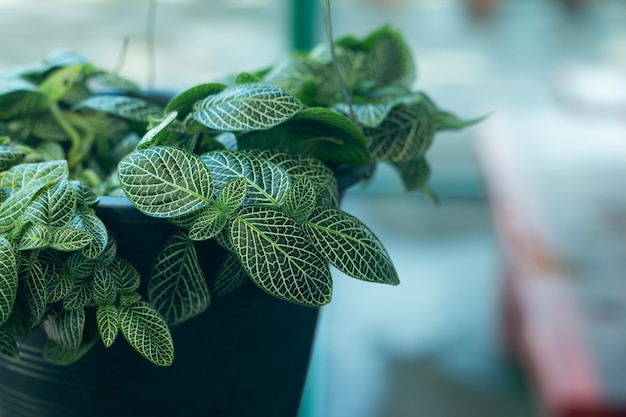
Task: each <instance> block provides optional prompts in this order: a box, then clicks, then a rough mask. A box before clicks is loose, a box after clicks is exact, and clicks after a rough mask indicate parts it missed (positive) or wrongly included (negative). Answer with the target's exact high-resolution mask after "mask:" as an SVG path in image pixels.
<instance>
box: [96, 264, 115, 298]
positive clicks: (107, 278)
mask: <svg viewBox="0 0 626 417" xmlns="http://www.w3.org/2000/svg"><path fill="white" fill-rule="evenodd" d="M116 273H119V269H118V268H111V267H109V266H106V265H104V264H102V263H98V264H96V266H95V268H94V272H93V300H94V301H95V302H96V303H97V304H100V305H107V304H113V303H114V302H115V300H116V298H117V291H118V290H117V282H118V280H119V277H118V276H117V274H116Z"/></svg>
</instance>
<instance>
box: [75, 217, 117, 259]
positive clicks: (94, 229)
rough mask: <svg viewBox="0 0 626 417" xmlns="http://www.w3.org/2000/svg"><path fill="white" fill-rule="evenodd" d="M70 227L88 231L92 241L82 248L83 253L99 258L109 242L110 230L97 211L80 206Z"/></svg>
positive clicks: (90, 257)
mask: <svg viewBox="0 0 626 417" xmlns="http://www.w3.org/2000/svg"><path fill="white" fill-rule="evenodd" d="M68 227H70V228H72V229H74V230H79V231H81V232H86V233H87V234H89V236H91V241H90V242H89V243H88V244H87V245H86V246H84V247H83V248H82V254H83V255H84V256H85V257H87V258H89V259H96V258H99V257H100V256H101V255H102V253H103V252H104V249H105V248H106V246H107V244H108V242H109V232H108V231H107V228H106V226H105V224H104V223H103V222H102V220H100V218H99V217H98V216H97V215H96V212H95V211H94V210H93V209H92V208H90V207H86V206H82V207H78V208H77V209H76V211H74V217H72V220H71V221H70V223H69V225H68Z"/></svg>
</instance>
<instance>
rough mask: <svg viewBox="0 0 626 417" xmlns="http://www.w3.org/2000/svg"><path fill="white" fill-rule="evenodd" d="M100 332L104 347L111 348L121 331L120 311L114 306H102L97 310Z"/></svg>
mask: <svg viewBox="0 0 626 417" xmlns="http://www.w3.org/2000/svg"><path fill="white" fill-rule="evenodd" d="M96 322H97V323H98V331H99V332H100V338H102V343H104V346H106V347H110V346H111V345H112V344H113V343H114V342H115V339H116V338H117V333H118V331H119V310H118V308H117V307H115V306H112V305H101V306H98V309H97V310H96Z"/></svg>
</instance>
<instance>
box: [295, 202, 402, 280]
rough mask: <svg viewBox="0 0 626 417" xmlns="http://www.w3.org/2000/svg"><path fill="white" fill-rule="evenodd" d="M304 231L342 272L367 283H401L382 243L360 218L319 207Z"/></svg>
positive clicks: (305, 225)
mask: <svg viewBox="0 0 626 417" xmlns="http://www.w3.org/2000/svg"><path fill="white" fill-rule="evenodd" d="M304 229H305V230H306V233H307V235H308V237H309V239H310V241H311V242H313V244H314V245H315V248H316V249H317V250H318V251H319V252H320V253H321V254H322V255H323V256H324V257H325V258H326V259H327V260H328V261H329V262H330V263H331V264H332V265H333V266H335V267H336V268H337V269H339V270H340V271H341V272H343V273H345V274H347V275H350V276H352V277H354V278H358V279H361V280H364V281H370V282H382V283H385V284H392V285H396V284H398V283H399V281H398V275H397V273H396V271H395V268H394V266H393V263H392V262H391V260H390V259H389V255H388V254H387V251H386V250H385V248H384V247H383V245H382V243H381V242H380V241H379V240H378V238H377V237H376V235H374V233H373V232H372V231H371V230H370V229H368V228H367V226H365V225H364V224H363V223H362V222H361V221H360V220H358V219H357V218H355V217H353V216H351V215H349V214H348V213H346V212H344V211H341V210H340V209H336V208H331V207H320V208H317V209H315V210H314V211H313V213H312V214H311V216H310V217H309V219H308V220H307V221H306V222H305V223H304Z"/></svg>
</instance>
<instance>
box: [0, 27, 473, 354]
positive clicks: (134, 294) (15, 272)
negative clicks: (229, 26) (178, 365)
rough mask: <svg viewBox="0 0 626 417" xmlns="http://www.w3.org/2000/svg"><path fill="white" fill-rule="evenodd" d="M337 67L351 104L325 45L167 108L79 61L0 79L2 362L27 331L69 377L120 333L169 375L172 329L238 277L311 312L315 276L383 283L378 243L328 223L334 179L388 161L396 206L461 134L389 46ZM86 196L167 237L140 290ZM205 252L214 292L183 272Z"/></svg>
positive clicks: (57, 59) (342, 222)
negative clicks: (127, 209) (448, 132)
mask: <svg viewBox="0 0 626 417" xmlns="http://www.w3.org/2000/svg"><path fill="white" fill-rule="evenodd" d="M336 56H337V61H336V62H337V63H338V67H339V68H340V69H341V73H342V76H343V79H344V82H345V87H346V89H347V90H348V91H349V95H348V97H349V99H350V103H347V102H346V101H345V99H344V97H346V95H345V94H344V93H342V83H341V82H340V81H338V79H337V77H336V72H335V69H334V68H333V60H332V59H331V53H330V52H329V51H328V50H327V48H317V49H315V50H313V51H312V52H310V53H307V54H302V53H296V54H294V55H293V56H291V57H290V58H289V59H288V60H286V61H284V62H281V63H279V64H277V65H276V66H274V67H272V68H269V69H267V70H264V71H261V72H258V73H242V74H240V75H239V76H237V77H236V78H235V79H234V80H233V81H232V82H231V83H224V84H221V83H209V84H201V85H197V86H195V87H192V88H190V89H189V90H187V91H184V92H183V93H181V94H179V95H177V96H175V97H174V98H173V99H171V100H170V101H169V103H167V104H166V105H165V106H164V107H160V106H159V105H157V104H154V101H151V100H149V99H147V98H146V97H145V96H143V95H142V94H141V92H140V91H139V89H138V88H136V87H135V86H134V85H133V84H132V83H130V82H128V81H125V80H123V79H121V78H120V77H118V76H116V75H115V74H112V73H108V72H105V71H101V70H98V69H96V68H95V67H94V66H93V65H92V64H91V63H89V62H88V61H87V60H86V59H85V58H83V57H82V56H78V55H76V54H70V53H63V54H57V55H54V56H51V57H49V58H47V59H45V60H44V61H43V62H41V63H39V64H38V65H36V66H34V67H31V68H28V69H25V70H23V71H20V72H16V73H14V74H11V75H7V76H4V77H2V78H0V137H1V139H0V141H1V144H0V169H1V170H2V173H1V174H0V198H1V201H2V203H1V205H0V325H1V327H0V351H2V353H4V354H7V355H12V356H16V355H18V343H19V339H20V338H23V337H28V336H29V335H30V334H31V333H33V332H34V331H35V330H36V329H38V328H39V327H42V328H43V331H44V332H45V334H46V335H47V338H48V342H47V344H46V347H45V352H44V353H45V357H46V358H47V359H48V360H50V361H52V362H55V363H59V364H68V363H71V362H73V361H75V360H77V359H79V358H80V357H81V356H82V355H83V354H85V353H86V352H87V351H88V350H89V348H90V347H91V346H93V345H94V344H95V343H96V342H97V341H98V340H101V341H102V343H104V345H105V346H111V345H112V344H113V343H114V342H115V341H116V339H117V335H118V333H121V334H122V335H123V337H124V338H125V339H126V340H127V341H128V343H130V345H132V346H133V347H134V348H135V349H136V350H137V351H138V352H139V353H141V354H142V355H143V356H144V357H145V358H147V359H148V360H150V361H152V362H154V363H155V364H157V365H163V366H167V365H169V364H171V363H172V360H173V358H174V345H173V341H172V337H171V335H170V331H169V326H174V325H177V324H179V323H182V322H184V321H186V320H188V319H190V318H192V317H194V316H196V315H198V314H201V313H202V312H204V311H205V310H206V309H207V308H209V307H210V303H211V299H212V297H216V296H223V295H226V294H228V293H229V292H232V291H235V290H236V289H237V287H238V286H239V285H240V284H241V283H243V282H245V281H246V280H248V279H251V280H252V281H253V282H254V283H255V284H256V285H258V286H259V287H260V288H262V289H263V290H265V291H266V292H268V293H269V294H271V295H273V296H276V297H278V298H281V299H284V300H286V301H289V302H294V303H299V304H303V305H307V306H312V307H316V306H321V305H324V304H327V303H328V302H329V301H330V300H331V295H332V279H331V273H330V269H329V265H333V266H334V267H336V268H337V269H339V270H340V271H343V272H344V273H346V274H347V275H350V276H353V277H355V278H358V279H361V280H364V281H371V282H379V283H386V284H393V285H395V284H397V283H398V277H397V274H396V271H395V269H394V266H393V264H392V262H391V260H390V259H389V256H388V254H387V252H386V251H385V249H384V247H383V245H382V244H381V243H380V241H379V240H378V239H377V238H376V236H375V235H374V234H373V233H372V232H371V231H370V230H369V229H368V228H367V227H366V226H365V225H364V224H363V223H362V222H361V221H359V220H358V219H356V218H355V217H353V216H351V215H349V214H348V213H346V212H344V211H342V210H341V209H340V208H339V199H340V197H339V190H338V186H337V178H338V173H340V172H345V171H348V170H350V169H353V168H355V167H364V166H365V167H367V166H373V164H375V163H377V162H378V161H388V162H390V163H391V164H393V165H394V166H395V167H396V168H397V169H398V172H399V173H400V176H401V178H402V181H403V183H404V185H405V187H406V189H407V190H408V191H412V190H422V191H426V192H427V193H428V194H430V191H429V190H428V187H427V178H428V175H429V168H428V165H427V163H426V160H425V153H426V151H427V150H428V148H429V146H430V145H431V143H432V141H433V138H434V135H435V133H436V132H437V131H439V130H442V129H449V128H461V127H463V126H466V125H468V124H470V123H473V121H471V122H463V121H461V120H459V119H457V118H456V117H454V116H453V115H451V114H449V113H446V112H442V111H440V110H439V109H437V107H436V106H435V105H434V104H433V102H432V101H431V100H430V99H429V98H428V97H427V96H426V95H425V94H424V93H421V92H415V91H413V90H412V89H411V88H412V85H413V83H414V78H415V68H414V63H413V62H414V61H413V58H412V56H411V54H410V51H409V49H408V47H407V46H406V44H405V42H404V41H403V39H402V37H401V35H400V34H399V33H398V32H397V31H394V30H392V29H390V28H388V27H384V28H382V29H380V30H378V31H376V32H375V33H373V34H372V35H370V36H368V37H366V38H365V39H362V40H359V39H355V38H345V39H341V40H339V41H338V42H337V43H336ZM104 90H106V91H107V93H106V94H102V91H104ZM94 91H98V92H99V93H98V94H94ZM146 131H147V133H145V134H144V133H143V132H146ZM98 195H109V196H125V197H126V198H127V199H128V200H130V202H131V203H132V204H133V205H134V206H135V207H136V208H137V210H139V211H140V212H142V213H144V214H145V215H147V216H151V217H156V218H161V219H166V220H167V221H170V222H171V223H173V224H174V225H176V231H175V232H174V233H173V235H172V236H171V237H170V239H169V240H168V241H167V243H166V244H165V246H164V247H163V248H162V250H161V252H160V254H159V255H158V256H157V257H156V259H155V260H154V266H153V268H152V270H153V273H152V274H151V275H150V276H140V275H139V273H138V272H137V269H136V268H135V267H134V266H133V265H132V264H131V263H130V262H128V261H126V260H124V259H123V258H122V257H120V256H119V254H118V253H117V251H116V243H115V236H113V235H112V233H111V232H110V231H109V230H108V229H107V226H106V224H105V223H104V222H103V221H102V220H101V219H100V218H99V217H98V216H97V214H96V212H95V211H94V205H95V204H98V198H99V197H98ZM164 221H165V220H164ZM208 239H215V240H216V241H217V242H218V243H219V245H221V246H222V247H223V248H224V249H225V250H226V252H227V256H226V259H225V261H224V264H223V266H222V269H221V271H220V273H219V274H218V276H217V277H215V278H213V277H205V276H204V275H203V273H202V269H201V268H200V265H199V262H198V253H197V247H196V243H195V242H199V241H204V240H208ZM202 256H206V255H204V254H203V255H202ZM142 279H143V280H147V285H146V288H147V291H145V292H140V291H139V290H138V289H139V287H140V283H141V280H142ZM86 322H95V323H96V325H95V326H91V327H90V326H87V325H86ZM16 340H18V343H16Z"/></svg>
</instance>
